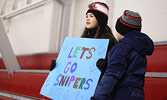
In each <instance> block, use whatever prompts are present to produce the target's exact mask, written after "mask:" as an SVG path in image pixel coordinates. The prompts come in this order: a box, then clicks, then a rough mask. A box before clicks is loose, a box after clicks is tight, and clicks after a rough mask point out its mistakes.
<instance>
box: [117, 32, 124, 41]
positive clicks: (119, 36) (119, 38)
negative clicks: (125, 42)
mask: <svg viewBox="0 0 167 100" xmlns="http://www.w3.org/2000/svg"><path fill="white" fill-rule="evenodd" d="M116 37H117V39H118V41H119V40H121V39H123V38H124V36H123V35H121V34H120V33H118V32H117V31H116Z"/></svg>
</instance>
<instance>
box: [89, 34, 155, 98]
mask: <svg viewBox="0 0 167 100" xmlns="http://www.w3.org/2000/svg"><path fill="white" fill-rule="evenodd" d="M153 51H154V44H153V41H152V40H151V39H150V38H149V37H148V36H147V35H146V34H144V33H140V32H138V31H132V32H129V33H127V34H126V35H125V37H124V38H123V39H121V40H120V41H119V42H118V43H117V44H116V45H115V46H114V47H113V48H112V49H111V50H110V52H109V53H108V66H107V69H106V71H105V73H104V75H103V77H102V79H101V81H100V83H99V84H98V86H97V88H96V91H95V93H94V96H93V97H92V98H91V100H144V91H143V86H144V76H145V72H146V65H147V59H146V55H151V54H152V53H153Z"/></svg>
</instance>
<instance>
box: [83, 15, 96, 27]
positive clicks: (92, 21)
mask: <svg viewBox="0 0 167 100" xmlns="http://www.w3.org/2000/svg"><path fill="white" fill-rule="evenodd" d="M97 26H98V22H97V19H96V17H95V16H94V14H93V13H87V15H86V28H88V29H91V28H95V27H97Z"/></svg>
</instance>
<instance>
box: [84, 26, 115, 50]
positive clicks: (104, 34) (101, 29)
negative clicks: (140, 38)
mask: <svg viewBox="0 0 167 100" xmlns="http://www.w3.org/2000/svg"><path fill="white" fill-rule="evenodd" d="M87 36H88V29H87V28H85V29H84V31H83V34H82V35H81V37H83V38H87ZM93 38H98V39H109V46H108V51H109V50H110V49H111V48H112V46H114V45H115V44H116V43H117V40H116V38H115V37H114V36H113V33H112V31H111V29H110V27H109V26H108V25H105V26H98V28H97V31H96V34H95V36H94V37H93Z"/></svg>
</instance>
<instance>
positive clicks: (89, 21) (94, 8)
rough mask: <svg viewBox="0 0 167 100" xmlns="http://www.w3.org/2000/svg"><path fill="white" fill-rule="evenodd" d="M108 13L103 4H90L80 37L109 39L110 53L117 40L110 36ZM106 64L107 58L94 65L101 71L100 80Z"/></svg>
mask: <svg viewBox="0 0 167 100" xmlns="http://www.w3.org/2000/svg"><path fill="white" fill-rule="evenodd" d="M101 1H103V0H101ZM108 13H109V7H108V6H107V4H105V3H104V2H92V3H91V4H89V5H88V10H87V12H86V27H85V29H84V31H83V34H82V35H81V37H83V38H98V39H109V45H108V50H107V51H110V49H111V48H112V47H113V46H114V45H115V44H116V43H117V40H116V38H115V37H114V35H113V34H112V31H111V29H110V27H109V26H108V25H107V23H108ZM107 63H108V61H107V56H106V58H105V59H102V58H101V59H99V60H98V61H97V63H96V66H97V67H98V68H99V70H100V71H101V76H100V79H101V77H102V76H103V73H104V71H105V69H106V67H107ZM100 79H99V81H100Z"/></svg>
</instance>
